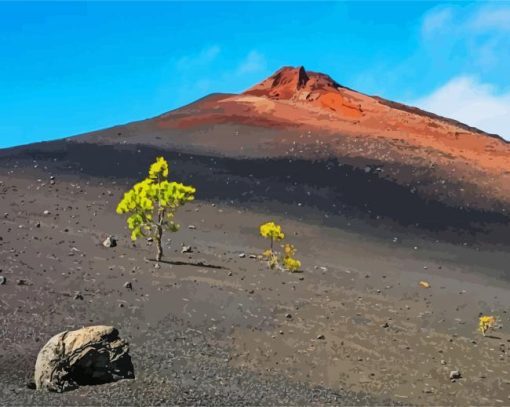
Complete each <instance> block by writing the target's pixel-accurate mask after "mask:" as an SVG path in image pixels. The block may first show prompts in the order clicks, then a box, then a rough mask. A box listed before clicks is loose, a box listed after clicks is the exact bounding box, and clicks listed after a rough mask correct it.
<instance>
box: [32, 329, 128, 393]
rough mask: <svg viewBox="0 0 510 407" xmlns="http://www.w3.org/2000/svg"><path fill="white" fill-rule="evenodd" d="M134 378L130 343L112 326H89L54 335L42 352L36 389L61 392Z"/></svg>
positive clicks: (39, 357) (36, 376)
mask: <svg viewBox="0 0 510 407" xmlns="http://www.w3.org/2000/svg"><path fill="white" fill-rule="evenodd" d="M132 378H134V369H133V364H132V362H131V357H130V355H129V345H128V344H127V342H125V341H124V340H122V339H121V338H119V332H118V330H117V329H115V328H114V327H112V326H90V327H86V328H82V329H78V330H76V331H65V332H61V333H59V334H57V335H55V336H54V337H53V338H51V339H50V340H49V341H48V342H47V343H46V345H44V347H43V348H42V349H41V351H40V352H39V355H38V356H37V361H36V364H35V374H34V379H35V386H36V388H37V389H42V390H47V391H54V392H59V393H60V392H63V391H68V390H73V389H76V388H77V387H79V386H86V385H96V384H103V383H110V382H114V381H117V380H120V379H132Z"/></svg>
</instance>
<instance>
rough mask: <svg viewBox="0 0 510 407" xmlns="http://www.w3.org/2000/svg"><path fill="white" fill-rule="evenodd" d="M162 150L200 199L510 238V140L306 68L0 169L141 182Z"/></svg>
mask: <svg viewBox="0 0 510 407" xmlns="http://www.w3.org/2000/svg"><path fill="white" fill-rule="evenodd" d="M158 154H164V155H165V156H167V158H169V159H170V160H171V161H172V167H173V168H174V170H175V171H176V173H175V175H176V176H177V177H179V178H181V179H183V180H187V181H189V182H192V183H194V184H195V185H196V186H197V187H198V189H199V191H200V197H201V198H218V199H228V200H239V201H244V202H245V203H246V204H254V205H259V206H260V205H262V206H264V205H266V206H267V202H268V201H272V202H280V203H283V204H286V205H287V206H286V207H285V208H286V209H284V210H285V211H288V210H291V208H293V207H297V206H298V205H299V206H305V207H313V208H315V209H317V210H318V211H320V212H321V213H323V214H325V215H327V216H328V219H329V220H328V222H333V219H336V218H335V216H341V217H343V216H348V217H362V218H365V219H371V220H373V222H374V223H375V224H379V223H380V222H382V221H383V220H388V221H390V222H391V223H392V224H400V225H403V226H406V227H408V226H417V227H419V228H421V229H424V230H429V231H443V232H444V231H448V230H450V229H452V228H454V229H456V230H463V231H466V232H468V233H469V234H473V233H475V234H478V236H481V234H480V233H479V232H483V233H488V232H491V233H492V234H493V237H492V239H494V240H497V241H499V240H500V239H508V238H504V236H508V235H509V233H508V231H507V228H508V223H509V217H508V212H507V208H508V206H509V205H510V164H509V162H510V160H508V157H509V156H510V146H509V144H508V143H506V142H505V141H503V140H502V139H500V138H499V137H495V136H491V135H488V134H486V133H483V132H481V131H479V130H477V129H472V128H469V127H467V126H465V125H462V124H460V123H457V122H455V121H452V120H448V119H445V118H441V117H438V116H435V115H431V114H428V113H426V112H422V111H420V110H418V109H414V108H411V107H408V106H404V105H400V104H396V103H393V102H388V101H385V100H382V99H380V98H374V97H369V96H366V95H363V94H360V93H357V92H355V91H352V90H350V89H347V88H345V87H342V86H340V85H339V84H337V83H336V82H335V81H334V80H332V79H331V78H330V77H328V76H327V75H323V74H319V73H314V72H307V71H305V70H304V69H303V68H283V69H281V70H280V71H278V72H277V73H275V74H274V75H273V76H271V77H270V78H268V79H266V80H265V81H263V82H261V83H260V84H259V85H256V86H254V87H253V88H251V89H249V90H248V91H246V92H245V93H243V94H241V95H229V94H215V95H211V96H209V97H206V98H203V99H200V100H199V101H197V102H195V103H192V104H190V105H187V106H185V107H183V108H181V109H178V110H175V111H172V112H169V113H166V114H163V115H161V116H158V117H156V118H153V119H149V120H145V121H141V122H135V123H131V124H127V125H124V126H118V127H114V128H111V129H106V130H101V131H98V132H93V133H89V134H85V135H81V136H78V137H74V138H70V139H66V140H62V141H57V142H50V143H40V144H35V145H30V146H24V147H20V148H15V149H9V150H4V151H2V152H1V153H0V165H2V166H12V165H15V163H16V162H19V163H20V165H26V163H27V161H26V160H32V159H37V160H38V161H39V164H40V165H48V163H51V165H53V166H55V167H57V168H55V171H73V172H78V173H79V172H83V173H87V174H91V175H95V176H108V177H109V176H114V177H128V178H139V177H140V176H141V175H142V174H143V173H144V172H145V169H146V167H147V165H148V163H149V162H150V161H151V160H152V159H153V158H154V156H155V155H158ZM22 161H23V163H22ZM44 163H46V164H44ZM276 208H280V209H281V210H283V209H282V208H283V207H280V206H278V205H277V206H276ZM271 210H274V208H273V207H271ZM291 212H292V211H291ZM496 231H498V233H495V234H494V232H496ZM500 233H501V235H500Z"/></svg>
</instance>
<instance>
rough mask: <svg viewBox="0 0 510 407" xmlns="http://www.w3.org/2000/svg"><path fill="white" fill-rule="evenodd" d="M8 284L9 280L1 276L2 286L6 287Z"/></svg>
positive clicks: (0, 283)
mask: <svg viewBox="0 0 510 407" xmlns="http://www.w3.org/2000/svg"><path fill="white" fill-rule="evenodd" d="M6 283H7V278H5V277H4V276H0V285H5V284H6Z"/></svg>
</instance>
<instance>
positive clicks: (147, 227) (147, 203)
mask: <svg viewBox="0 0 510 407" xmlns="http://www.w3.org/2000/svg"><path fill="white" fill-rule="evenodd" d="M168 174H169V169H168V163H167V161H166V160H165V159H164V158H163V157H158V158H157V159H156V162H154V163H153V164H152V165H151V166H150V168H149V176H148V177H147V178H146V179H144V180H143V181H141V182H138V183H137V184H135V185H134V186H133V187H132V188H131V189H130V190H129V191H128V192H126V193H125V194H124V197H123V198H122V200H121V201H120V202H119V204H118V206H117V213H118V214H124V213H127V214H129V217H128V218H127V225H128V228H129V230H130V231H131V239H133V240H136V239H137V238H139V237H151V238H153V239H154V240H155V242H156V245H157V250H158V252H157V257H156V260H157V261H160V260H161V257H162V256H163V249H162V247H161V238H162V235H163V232H164V231H169V232H176V231H177V230H179V225H178V224H176V223H175V222H174V216H175V212H176V211H177V209H178V208H179V207H180V206H182V205H184V204H185V203H187V202H190V201H192V200H193V199H194V198H195V192H196V190H195V188H193V187H192V186H188V185H183V184H181V183H179V182H170V181H168V180H167V178H168Z"/></svg>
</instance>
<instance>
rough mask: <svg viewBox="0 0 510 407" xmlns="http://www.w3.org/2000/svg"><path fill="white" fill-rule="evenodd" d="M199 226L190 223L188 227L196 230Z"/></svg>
mask: <svg viewBox="0 0 510 407" xmlns="http://www.w3.org/2000/svg"><path fill="white" fill-rule="evenodd" d="M196 228H197V227H196V226H195V225H188V229H190V230H195V229H196Z"/></svg>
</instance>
